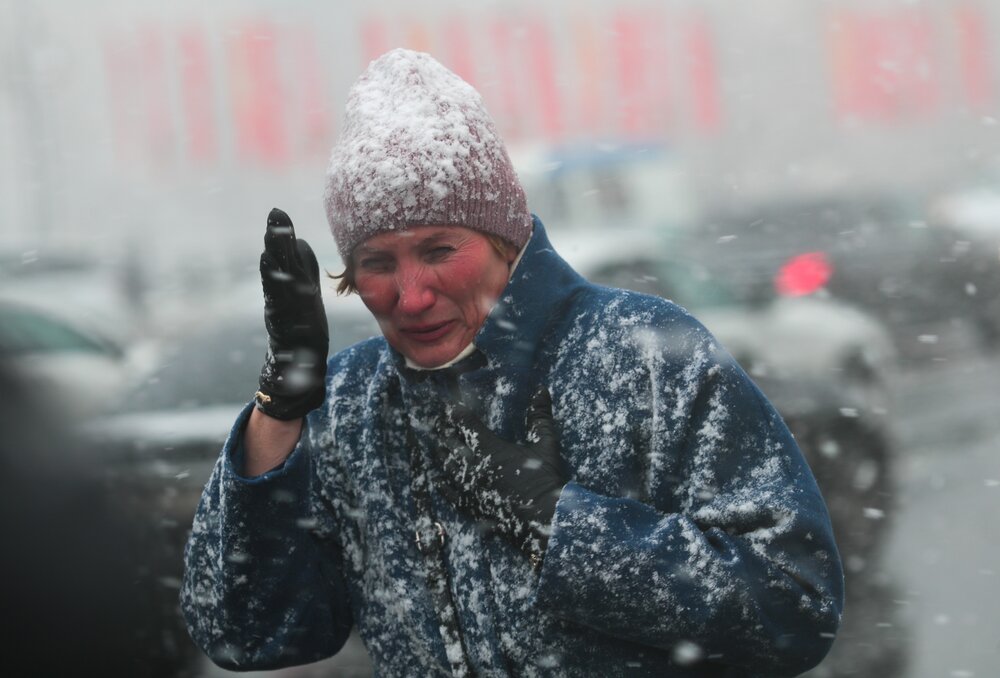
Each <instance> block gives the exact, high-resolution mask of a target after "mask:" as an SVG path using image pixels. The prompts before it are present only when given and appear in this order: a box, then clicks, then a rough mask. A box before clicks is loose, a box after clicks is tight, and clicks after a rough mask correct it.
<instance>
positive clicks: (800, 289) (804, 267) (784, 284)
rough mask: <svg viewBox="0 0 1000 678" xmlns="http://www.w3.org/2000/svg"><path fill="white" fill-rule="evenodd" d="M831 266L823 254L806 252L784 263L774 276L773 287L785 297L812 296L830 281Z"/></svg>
mask: <svg viewBox="0 0 1000 678" xmlns="http://www.w3.org/2000/svg"><path fill="white" fill-rule="evenodd" d="M831 275H833V265H832V264H831V263H830V260H829V259H828V258H827V256H826V254H824V253H823V252H806V253H805V254H800V255H798V256H795V257H792V258H791V259H789V260H788V261H786V262H785V265H784V266H782V267H781V268H780V269H779V270H778V273H777V275H775V276H774V287H775V289H777V290H778V294H780V295H782V296H785V297H801V296H805V295H807V294H812V293H813V292H815V291H816V290H818V289H820V288H821V287H823V285H825V284H826V283H827V281H829V280H830V276H831Z"/></svg>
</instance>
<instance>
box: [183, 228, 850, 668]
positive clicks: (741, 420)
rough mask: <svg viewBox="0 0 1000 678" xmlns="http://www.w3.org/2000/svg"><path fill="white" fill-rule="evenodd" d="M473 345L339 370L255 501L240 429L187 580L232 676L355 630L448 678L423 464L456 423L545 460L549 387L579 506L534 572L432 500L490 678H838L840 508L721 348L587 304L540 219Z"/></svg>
mask: <svg viewBox="0 0 1000 678" xmlns="http://www.w3.org/2000/svg"><path fill="white" fill-rule="evenodd" d="M475 345H476V347H477V349H478V351H476V352H475V353H473V354H472V355H471V356H469V357H468V358H465V359H464V360H463V361H461V362H460V363H459V364H458V365H457V366H455V367H454V368H451V369H445V370H439V371H431V372H427V371H415V370H411V369H409V368H407V367H406V366H405V364H404V362H403V359H402V357H401V356H400V355H399V354H398V353H396V352H395V351H394V350H392V349H391V348H390V347H389V346H388V345H387V343H386V342H385V340H384V339H383V338H381V337H379V338H373V339H370V340H368V341H365V342H362V343H360V344H357V345H355V346H353V347H351V348H349V349H346V350H344V351H342V352H340V353H338V354H337V355H335V356H334V357H333V358H332V359H331V360H330V363H329V370H328V373H327V397H326V403H325V404H324V406H322V407H321V408H319V409H317V410H315V411H314V412H312V413H311V414H309V416H308V417H307V418H306V423H305V427H304V429H303V433H302V436H301V439H300V442H299V444H298V446H297V447H296V448H295V450H294V452H293V453H292V454H291V456H289V457H288V459H287V460H286V461H285V463H284V464H283V465H282V466H281V467H279V468H277V469H275V470H273V471H270V472H268V473H266V474H264V475H263V476H259V477H256V478H243V477H241V476H240V475H239V472H238V471H239V469H240V468H242V466H241V461H240V459H241V457H240V455H241V454H242V432H243V430H244V427H245V424H246V419H247V417H248V416H249V413H250V406H248V407H247V409H246V410H244V412H243V413H242V414H241V415H240V417H239V419H238V421H237V422H236V424H235V425H234V427H233V429H232V433H231V434H230V436H229V439H228V440H227V442H226V444H225V448H224V449H223V451H222V454H221V456H220V458H219V461H218V463H217V465H216V467H215V470H214V472H213V474H212V476H211V479H210V480H209V481H208V484H207V485H206V487H205V491H204V494H203V496H202V500H201V504H200V506H199V509H198V513H197V516H196V517H195V521H194V526H193V531H192V533H191V537H190V541H189V543H188V545H187V550H186V554H185V555H186V573H185V577H184V584H183V588H182V608H183V611H184V614H185V616H186V619H187V622H188V625H189V628H190V631H191V634H192V636H193V637H194V639H195V640H196V641H197V642H198V644H199V645H200V646H201V647H202V649H204V650H205V652H207V653H208V654H209V655H210V656H211V657H212V659H213V660H214V661H215V662H217V663H218V664H220V665H222V666H225V667H229V668H233V669H242V670H247V669H266V668H275V667H280V666H286V665H291V664H302V663H307V662H311V661H316V660H319V659H321V658H324V657H328V656H331V655H333V654H334V653H336V652H337V651H338V650H339V649H340V648H341V647H342V645H343V643H344V642H345V640H346V638H347V636H348V633H349V631H350V630H351V628H352V626H355V625H356V626H357V628H358V630H359V633H360V635H361V638H362V639H363V640H364V643H365V645H366V647H367V649H368V652H369V653H370V655H371V657H372V660H373V662H374V666H375V671H376V674H377V675H383V676H438V675H448V673H449V661H448V656H447V654H446V650H447V648H446V647H445V644H444V642H443V641H442V639H441V634H440V632H439V620H438V615H437V612H436V608H435V606H434V604H433V601H432V598H431V596H430V595H429V594H428V589H427V583H426V580H425V572H426V570H425V561H424V560H423V556H422V555H421V553H420V552H419V551H418V550H417V547H416V543H415V540H414V536H413V527H414V523H415V509H414V503H413V499H412V497H411V496H410V480H411V478H410V468H411V467H410V460H411V455H414V454H423V455H427V456H426V457H425V459H426V461H425V462H424V464H425V468H431V469H432V470H431V473H432V481H433V478H434V471H433V468H432V463H431V462H430V460H431V459H432V458H433V457H432V456H430V454H429V450H430V446H431V445H432V444H433V440H432V431H433V429H432V423H433V421H434V420H435V418H436V417H437V416H439V414H440V411H441V409H442V403H443V402H445V401H447V400H449V399H456V398H461V399H462V400H464V401H465V403H466V404H467V405H469V406H470V407H472V409H473V410H475V411H476V412H477V413H478V414H479V415H480V416H481V418H482V419H483V421H484V422H486V424H487V425H488V426H489V427H490V428H491V429H492V430H494V431H495V432H496V433H498V434H499V435H500V436H503V437H505V438H507V439H509V440H514V441H519V442H524V439H525V421H524V417H525V411H526V409H527V405H528V401H529V398H530V397H531V395H532V394H533V393H534V392H535V391H536V389H537V388H538V387H539V385H542V384H544V385H546V386H548V388H549V390H550V391H551V393H552V397H553V413H554V418H555V420H556V423H557V426H558V431H559V436H560V441H561V445H562V451H563V455H564V456H565V458H566V460H567V462H568V464H569V467H570V468H571V470H572V480H571V482H569V483H568V484H567V485H566V486H565V488H564V489H563V491H562V494H561V496H560V498H559V502H558V505H557V507H556V513H555V517H554V519H553V524H552V533H551V538H550V541H549V544H548V550H547V552H546V555H545V559H544V562H543V565H542V567H541V569H540V570H539V571H536V570H535V569H533V567H532V566H531V564H530V563H529V561H528V560H527V559H526V558H525V556H524V555H523V554H522V553H521V552H520V551H519V550H517V549H515V548H514V547H512V546H511V545H510V544H509V543H508V542H507V541H505V540H504V539H502V538H501V537H499V536H497V535H494V534H491V533H488V532H486V533H484V532H483V531H481V530H480V529H478V528H477V525H476V523H475V522H474V521H473V520H471V519H469V518H467V517H466V516H464V515H463V514H460V513H458V512H456V510H455V509H453V508H452V506H451V505H450V504H449V503H448V502H447V501H446V500H445V499H444V498H443V497H441V496H440V495H438V494H437V492H436V491H434V489H433V482H432V492H431V499H432V504H433V511H434V513H435V514H436V519H437V520H439V521H440V522H441V523H442V524H443V526H444V528H445V530H446V533H447V538H446V542H445V558H446V561H447V567H448V571H449V575H450V581H451V594H452V597H453V599H454V601H455V605H456V608H457V610H458V616H459V625H460V632H461V635H462V638H463V641H464V644H465V646H466V650H467V653H468V660H469V662H470V663H471V665H472V667H473V669H474V671H475V672H476V673H477V675H482V676H513V675H516V676H550V675H551V676H602V677H603V676H660V677H662V676H727V677H733V676H790V675H795V674H797V673H800V672H802V671H805V670H806V669H808V668H810V667H812V666H813V665H815V664H816V663H817V662H819V660H820V659H821V658H822V657H823V655H824V654H825V653H826V651H827V650H828V648H829V646H830V644H831V643H832V639H833V636H834V633H835V632H836V630H837V627H838V623H839V619H840V612H841V606H842V598H843V590H842V571H841V564H840V560H839V556H838V553H837V549H836V546H835V544H834V541H833V536H832V531H831V527H830V521H829V518H828V515H827V512H826V508H825V506H824V503H823V499H822V498H821V496H820V493H819V491H818V489H817V487H816V483H815V481H814V480H813V477H812V475H811V473H810V471H809V468H808V467H807V465H806V463H805V462H804V460H803V458H802V455H801V453H800V452H799V450H798V448H797V446H796V444H795V442H794V440H793V439H792V437H791V435H790V434H789V432H788V430H787V428H786V427H785V425H784V423H783V422H782V421H781V419H780V417H779V416H778V414H777V413H776V412H775V410H774V408H773V407H772V406H771V405H770V403H769V402H768V401H767V400H766V399H765V398H764V396H763V395H762V394H761V393H760V391H759V390H758V389H757V388H756V387H755V386H754V384H753V383H751V381H750V380H749V378H748V377H747V376H746V374H745V373H744V372H743V371H742V370H741V369H740V368H739V366H738V365H737V364H736V363H735V362H734V361H733V360H732V358H731V357H730V356H729V355H728V354H726V353H725V352H724V351H723V350H722V349H721V348H720V347H719V345H718V344H717V342H716V341H715V339H714V338H713V337H712V336H711V335H710V334H709V332H708V331H707V330H706V329H705V328H704V327H702V325H700V324H699V323H698V322H697V321H696V320H695V319H694V318H692V317H691V316H690V315H688V314H687V313H686V312H685V311H684V310H682V309H680V308H679V307H677V306H675V305H674V304H672V303H670V302H668V301H665V300H663V299H660V298H656V297H652V296H647V295H642V294H637V293H632V292H627V291H623V290H618V289H610V288H605V287H600V286H596V285H592V284H590V283H588V282H587V281H585V280H584V279H583V278H581V277H580V276H579V275H578V274H577V273H575V272H574V271H573V270H572V269H571V268H570V267H569V266H568V265H567V264H566V263H565V262H564V261H563V260H562V259H561V258H560V257H559V256H558V255H557V254H556V252H555V251H554V250H553V249H552V246H551V245H550V244H549V242H548V239H547V237H546V235H545V232H544V229H543V228H542V225H541V224H540V223H539V222H538V221H537V219H536V221H535V226H534V233H533V236H532V238H531V241H530V242H529V244H528V246H527V247H526V249H525V252H524V255H523V258H522V260H521V262H520V264H519V265H518V266H517V268H516V269H515V271H514V274H513V276H512V278H511V280H510V282H509V284H508V286H507V288H506V290H505V291H504V293H503V296H502V297H501V300H500V302H499V303H498V304H497V306H496V307H495V308H494V309H493V311H492V313H491V314H490V316H489V317H488V319H487V320H486V322H485V324H484V326H483V328H482V329H481V331H480V332H479V333H478V334H477V336H476V338H475ZM407 429H409V431H410V438H409V439H410V440H411V441H412V445H411V444H409V443H408V442H407V439H408V436H407Z"/></svg>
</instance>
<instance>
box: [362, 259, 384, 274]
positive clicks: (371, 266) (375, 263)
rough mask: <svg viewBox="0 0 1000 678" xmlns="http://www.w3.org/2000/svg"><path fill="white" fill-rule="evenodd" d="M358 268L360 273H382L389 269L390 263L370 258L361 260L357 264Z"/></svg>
mask: <svg viewBox="0 0 1000 678" xmlns="http://www.w3.org/2000/svg"><path fill="white" fill-rule="evenodd" d="M358 266H359V268H361V270H362V271H366V272H368V273H384V272H386V271H388V270H389V269H390V268H391V266H392V263H391V262H390V261H389V260H388V259H380V258H375V257H372V258H369V259H362V260H361V261H360V262H358Z"/></svg>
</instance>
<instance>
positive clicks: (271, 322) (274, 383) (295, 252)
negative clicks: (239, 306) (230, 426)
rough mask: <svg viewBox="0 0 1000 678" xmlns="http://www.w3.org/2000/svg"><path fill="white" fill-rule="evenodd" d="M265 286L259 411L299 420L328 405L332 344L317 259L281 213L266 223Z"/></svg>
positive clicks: (275, 212) (273, 212) (274, 212)
mask: <svg viewBox="0 0 1000 678" xmlns="http://www.w3.org/2000/svg"><path fill="white" fill-rule="evenodd" d="M260 280H261V285H262V286H263V288H264V325H265V327H267V336H268V339H267V358H266V360H265V362H264V367H263V368H262V369H261V372H260V381H259V384H260V390H259V391H257V394H256V401H257V408H258V409H259V410H261V411H262V412H263V413H264V414H267V415H269V416H272V417H275V418H276V419H283V420H290V419H298V418H299V417H303V416H305V415H306V413H308V412H309V411H310V410H313V409H315V408H317V407H319V405H320V404H321V403H322V402H323V397H324V393H325V377H326V358H327V353H328V352H329V345H330V338H329V331H328V330H327V324H326V312H325V311H324V309H323V296H322V293H321V292H320V284H319V281H320V277H319V264H318V263H317V261H316V255H315V254H313V251H312V248H311V247H309V244H308V243H307V242H306V241H305V240H297V239H296V238H295V229H294V228H293V227H292V221H291V219H289V218H288V215H287V214H285V213H284V212H282V211H281V210H279V209H278V208H274V209H272V210H271V213H270V214H269V215H268V217H267V230H266V232H265V233H264V252H263V253H262V254H261V255H260Z"/></svg>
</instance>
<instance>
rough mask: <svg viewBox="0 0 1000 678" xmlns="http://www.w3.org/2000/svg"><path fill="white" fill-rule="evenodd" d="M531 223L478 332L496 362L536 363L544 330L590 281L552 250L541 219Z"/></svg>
mask: <svg viewBox="0 0 1000 678" xmlns="http://www.w3.org/2000/svg"><path fill="white" fill-rule="evenodd" d="M533 221H534V229H533V230H532V234H531V239H530V240H529V241H528V246H527V248H526V249H525V251H524V255H523V256H522V258H521V262H520V263H519V264H518V266H517V268H516V269H515V270H514V274H513V275H512V276H511V279H510V282H508V283H507V287H506V288H505V289H504V291H503V294H501V295H500V300H499V301H498V302H497V305H496V306H494V307H493V310H492V311H491V312H490V314H489V316H487V318H486V322H484V323H483V327H482V329H480V330H479V332H478V333H477V334H476V339H475V344H476V348H478V349H479V350H480V351H482V352H483V353H484V354H485V355H486V357H487V358H488V359H489V360H490V362H491V363H494V364H501V365H504V366H509V367H529V366H530V365H532V364H533V362H534V360H533V357H534V354H535V352H536V350H537V349H538V347H539V345H540V344H541V340H542V338H543V336H544V334H545V332H546V331H547V329H548V328H549V326H550V325H551V323H552V322H553V320H554V319H557V318H559V317H560V316H561V315H562V314H561V313H560V309H561V308H562V307H563V306H564V305H565V304H566V303H567V302H568V301H569V300H570V299H571V298H572V297H573V296H574V295H575V294H576V293H577V292H578V291H579V290H580V289H581V288H582V287H583V286H585V285H586V284H587V282H586V281H585V280H584V279H583V277H581V276H580V275H579V274H578V273H577V272H576V271H574V270H573V269H572V268H570V265H569V264H567V263H566V262H565V261H564V260H563V258H562V257H560V256H559V255H558V254H557V253H556V251H555V250H554V249H553V248H552V244H551V243H550V242H549V238H548V235H546V233H545V227H544V226H542V222H541V220H540V219H539V218H538V217H533Z"/></svg>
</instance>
